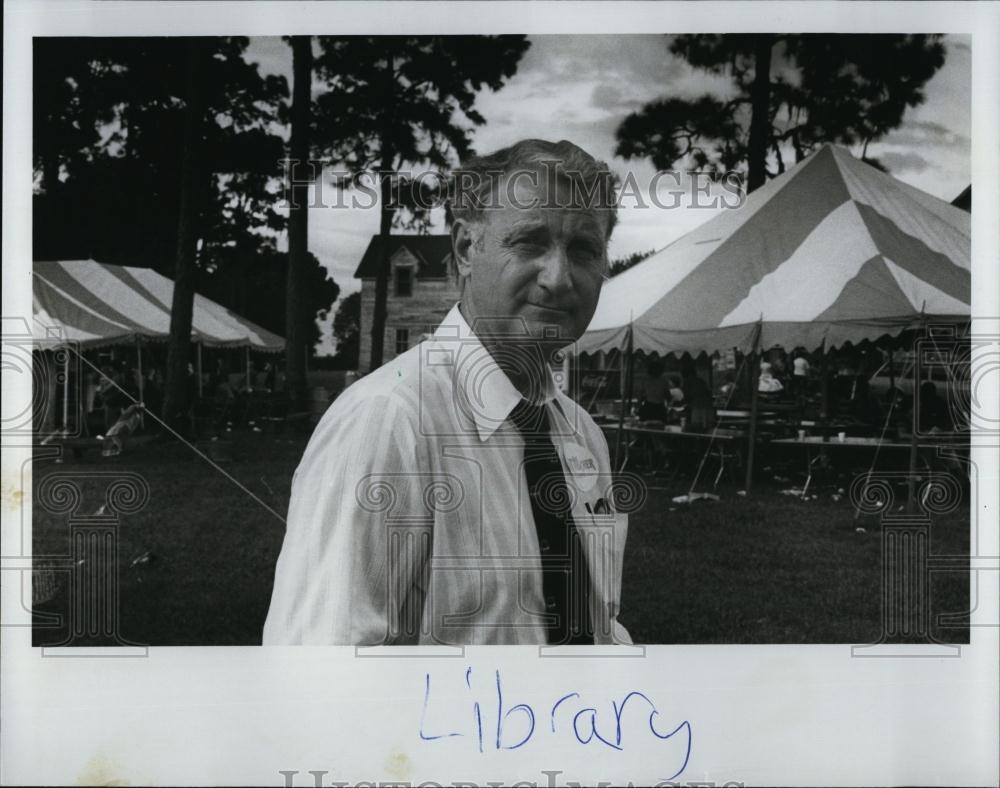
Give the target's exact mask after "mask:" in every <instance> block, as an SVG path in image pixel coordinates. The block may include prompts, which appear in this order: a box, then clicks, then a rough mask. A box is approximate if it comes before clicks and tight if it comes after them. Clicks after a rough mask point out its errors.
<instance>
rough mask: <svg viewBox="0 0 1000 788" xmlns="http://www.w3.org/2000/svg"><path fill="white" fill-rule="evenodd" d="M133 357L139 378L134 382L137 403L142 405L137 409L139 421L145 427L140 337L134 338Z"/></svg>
mask: <svg viewBox="0 0 1000 788" xmlns="http://www.w3.org/2000/svg"><path fill="white" fill-rule="evenodd" d="M135 358H136V368H137V370H138V372H139V379H138V380H137V381H136V383H137V384H138V386H139V403H140V404H141V405H142V409H140V410H139V423H140V424H141V425H142V426H143V427H145V426H146V419H145V413H144V411H145V407H146V400H145V398H144V397H143V395H142V392H143V389H144V385H143V384H144V383H145V381H144V380H143V378H142V339H141V338H140V337H136V338H135Z"/></svg>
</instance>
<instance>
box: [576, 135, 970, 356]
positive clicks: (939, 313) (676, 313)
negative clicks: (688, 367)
mask: <svg viewBox="0 0 1000 788" xmlns="http://www.w3.org/2000/svg"><path fill="white" fill-rule="evenodd" d="M970 238H971V222H970V215H969V214H968V213H966V212H965V211H962V210H961V209H959V208H956V207H954V206H952V205H950V204H949V203H947V202H945V201H943V200H939V199H937V198H935V197H932V196H930V195H929V194H926V193H925V192H922V191H920V190H919V189H916V188H914V187H912V186H908V185H906V184H905V183H902V182H900V181H898V180H896V179H895V178H893V177H891V176H890V175H887V174H885V173H883V172H880V171H879V170H877V169H875V168H874V167H871V166H870V165H868V164H865V163H863V162H861V161H859V160H857V159H855V158H854V157H853V156H851V155H850V154H849V153H848V152H847V151H845V150H844V149H842V148H839V147H836V146H833V145H826V146H824V147H823V148H821V149H820V150H818V151H817V152H816V153H814V154H813V155H811V156H809V157H808V158H807V159H805V160H804V161H802V162H800V163H799V164H797V165H796V166H795V167H794V168H792V169H791V170H789V171H788V172H786V173H784V174H783V175H780V176H778V177H777V178H774V179H773V180H771V181H769V182H768V183H766V184H765V185H764V186H762V187H761V188H759V189H757V190H756V191H754V192H753V193H752V194H751V195H749V196H748V197H747V199H746V201H745V202H744V204H743V206H742V207H740V208H738V209H732V210H726V211H723V212H722V213H721V214H719V215H717V216H715V217H713V218H712V219H710V220H709V221H708V222H706V223H705V224H703V225H702V226H701V227H698V228H697V229H695V230H693V231H692V232H690V233H688V234H687V235H684V236H682V237H681V238H679V239H678V240H677V241H675V242H674V243H672V244H670V245H669V246H667V247H665V248H664V249H661V250H660V251H658V252H657V253H655V254H654V255H652V256H651V257H649V258H648V259H646V260H644V261H643V262H641V263H639V264H638V265H636V266H635V267H633V268H631V269H629V270H627V271H625V272H624V273H622V274H619V275H618V276H616V277H614V278H613V279H611V280H610V281H608V282H606V283H605V285H604V288H603V290H602V292H601V298H600V302H599V303H598V306H597V312H596V314H595V315H594V319H593V320H592V321H591V323H590V326H589V328H588V330H587V332H586V334H584V336H583V337H582V338H581V340H580V342H579V344H578V350H579V351H581V352H584V353H589V352H596V351H600V350H610V349H612V348H622V347H624V346H625V342H626V337H627V334H628V327H629V323H630V322H631V323H632V326H633V331H634V336H633V347H634V349H635V350H642V351H644V352H646V353H658V354H661V355H663V354H666V353H683V352H690V353H693V354H697V353H699V352H702V351H704V352H708V353H713V352H716V351H723V350H726V349H729V348H734V347H735V348H739V349H741V350H744V351H746V350H749V349H750V347H751V345H752V343H753V338H754V333H755V329H756V327H757V324H758V323H759V324H760V332H761V334H760V344H759V347H762V348H770V347H774V346H782V347H786V348H788V349H791V348H793V347H797V346H803V347H806V348H809V349H816V348H818V347H819V346H820V345H821V344H822V343H823V342H824V341H825V343H826V346H827V347H836V346H838V345H841V344H844V343H846V342H852V343H856V342H859V341H861V340H864V339H868V340H875V339H878V338H880V337H883V336H886V335H893V336H894V335H898V334H899V333H900V332H902V331H903V330H905V329H906V328H907V327H910V326H914V325H916V324H917V323H918V322H919V321H920V320H934V319H939V320H940V319H944V320H949V321H950V320H956V319H959V320H968V319H969V315H970V304H971V266H970Z"/></svg>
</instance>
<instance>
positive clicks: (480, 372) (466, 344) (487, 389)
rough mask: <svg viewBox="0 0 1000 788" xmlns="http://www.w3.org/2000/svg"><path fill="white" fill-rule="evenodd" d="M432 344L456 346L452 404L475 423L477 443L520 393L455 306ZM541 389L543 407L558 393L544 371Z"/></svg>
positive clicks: (497, 424) (499, 421) (507, 412)
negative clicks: (453, 399)
mask: <svg viewBox="0 0 1000 788" xmlns="http://www.w3.org/2000/svg"><path fill="white" fill-rule="evenodd" d="M433 341H434V342H436V343H439V344H440V343H444V344H447V345H450V346H452V347H454V346H455V344H456V343H457V345H458V349H457V352H455V354H454V356H453V359H454V367H453V374H454V385H455V398H456V403H455V404H456V405H457V406H458V407H460V408H461V409H462V410H463V411H464V412H466V413H468V414H469V415H470V416H471V417H472V419H473V421H475V423H476V429H477V431H478V432H479V438H480V440H484V441H485V440H487V439H488V438H490V437H491V436H492V435H493V433H494V432H496V431H497V429H498V428H499V427H500V425H501V424H503V423H504V422H505V421H506V420H507V418H508V417H509V416H510V414H511V411H513V410H514V408H515V406H516V405H517V404H518V403H519V402H520V401H521V399H522V395H521V392H520V391H518V390H517V388H515V386H514V384H513V383H511V381H510V378H508V377H507V375H506V374H505V373H504V371H503V370H502V369H500V367H499V365H498V364H497V363H496V361H495V360H494V359H493V356H492V355H491V354H490V352H489V351H488V350H487V349H486V348H485V347H484V346H483V343H482V342H480V340H479V337H477V336H476V334H475V332H474V331H473V330H472V328H471V327H470V326H469V324H468V323H467V322H466V320H465V318H464V317H463V316H462V312H461V310H459V308H458V304H455V306H453V307H452V308H451V311H450V312H448V315H447V317H445V319H444V320H443V321H442V323H441V325H439V326H438V327H437V330H436V331H435V332H434V336H433ZM543 385H544V387H545V393H544V396H543V402H544V403H545V404H546V405H547V404H548V403H550V402H552V401H553V400H555V399H556V394H557V392H558V389H557V388H556V385H555V381H553V380H552V373H551V371H550V370H549V369H548V367H546V370H545V376H544V380H543Z"/></svg>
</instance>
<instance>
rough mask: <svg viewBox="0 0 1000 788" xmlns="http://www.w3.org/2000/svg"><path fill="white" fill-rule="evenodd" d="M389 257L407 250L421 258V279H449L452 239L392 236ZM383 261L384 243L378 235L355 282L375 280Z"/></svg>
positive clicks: (362, 260) (363, 257) (441, 236)
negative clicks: (447, 277)
mask: <svg viewBox="0 0 1000 788" xmlns="http://www.w3.org/2000/svg"><path fill="white" fill-rule="evenodd" d="M388 243H389V249H388V253H389V257H390V258H392V257H393V256H394V255H395V254H396V253H397V252H398V251H399V250H400V249H406V250H407V251H408V252H409V253H410V254H412V255H413V256H414V257H415V258H417V263H418V265H417V274H416V275H417V279H437V278H441V277H445V276H447V275H448V256H449V255H450V254H451V236H450V235H448V234H440V235H391V236H389V241H388ZM381 260H382V239H381V238H380V237H379V236H377V235H374V236H372V239H371V241H369V243H368V248H367V249H365V253H364V255H363V256H362V258H361V262H360V263H359V264H358V268H357V270H356V271H355V272H354V278H355V279H374V278H375V276H376V275H377V274H378V266H379V263H380V261H381Z"/></svg>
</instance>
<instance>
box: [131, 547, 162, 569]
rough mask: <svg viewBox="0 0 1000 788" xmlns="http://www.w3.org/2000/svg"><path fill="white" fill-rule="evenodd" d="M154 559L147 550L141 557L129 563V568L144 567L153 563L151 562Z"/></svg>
mask: <svg viewBox="0 0 1000 788" xmlns="http://www.w3.org/2000/svg"><path fill="white" fill-rule="evenodd" d="M155 558H156V556H154V555H153V554H152V553H151V552H150V551H149V550H147V551H146V552H145V553H143V554H142V555H139V556H136V557H135V558H133V559H132V563H130V564H129V566H145V565H147V564H151V563H153V560H154V559H155Z"/></svg>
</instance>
